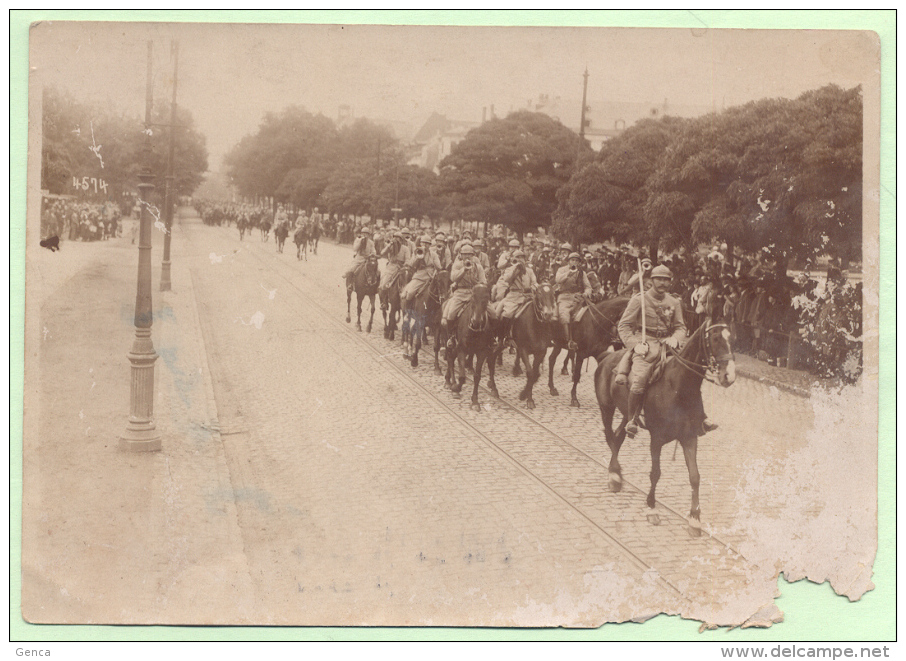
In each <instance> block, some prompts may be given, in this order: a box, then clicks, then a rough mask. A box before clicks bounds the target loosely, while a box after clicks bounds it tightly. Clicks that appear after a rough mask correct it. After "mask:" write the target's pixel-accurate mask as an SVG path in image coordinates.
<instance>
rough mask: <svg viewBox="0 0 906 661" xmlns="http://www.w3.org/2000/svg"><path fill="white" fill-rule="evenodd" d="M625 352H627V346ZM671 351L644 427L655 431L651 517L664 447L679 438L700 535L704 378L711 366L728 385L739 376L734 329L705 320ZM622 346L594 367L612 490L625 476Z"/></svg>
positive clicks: (692, 527)
mask: <svg viewBox="0 0 906 661" xmlns="http://www.w3.org/2000/svg"><path fill="white" fill-rule="evenodd" d="M624 351H626V350H625V349H624ZM670 351H671V353H672V356H671V357H670V358H669V359H668V360H667V363H666V365H665V366H664V372H663V375H662V376H661V377H660V378H659V379H658V380H657V381H655V382H654V383H652V384H650V385H649V386H648V389H647V391H646V392H645V399H644V403H643V406H642V410H643V411H644V415H645V426H646V427H647V428H648V432H649V434H650V435H651V490H650V491H649V492H648V500H647V504H648V508H649V510H650V511H649V513H648V521H649V522H650V523H652V524H654V525H658V524H659V523H660V519H659V517H658V515H657V513H656V512H655V511H654V505H655V496H654V493H655V488H656V487H657V482H658V479H659V478H660V476H661V448H663V447H664V445H666V444H667V443H669V442H670V441H673V440H678V441H679V443H680V445H681V446H682V448H683V455H684V456H685V458H686V468H687V469H688V471H689V483H690V484H691V485H692V507H691V509H690V511H689V532H690V533H691V534H692V535H696V536H697V535H700V534H701V508H700V507H699V502H698V486H699V480H700V477H699V472H698V460H697V459H696V452H697V449H698V434H699V431H700V430H701V425H702V421H703V420H704V418H705V414H704V405H703V403H702V395H701V386H702V380H703V379H704V378H705V377H706V376H707V374H708V372H709V371H712V370H713V371H714V372H716V376H715V377H714V381H715V383H719V384H720V385H721V386H723V387H724V388H727V387H729V386H731V385H732V384H733V381H734V380H735V379H736V364H735V361H734V359H733V348H732V346H731V345H730V329H729V328H728V327H727V325H726V324H711V323H710V319H709V320H707V321H705V323H703V324H702V325H701V326H699V328H698V330H696V331H695V332H694V333H693V334H692V337H690V338H689V340H688V341H687V342H686V345H685V346H684V347H683V348H682V350H680V351H674V350H670ZM622 355H623V351H617V352H615V353H612V354H610V355H609V356H607V358H605V359H604V360H603V361H601V363H600V364H599V365H598V369H597V371H596V372H595V392H596V394H597V397H598V404H599V406H600V407H601V419H602V420H603V422H604V435H605V437H606V438H607V445H608V446H610V452H611V455H610V466H609V472H610V490H611V491H619V490H620V489H621V488H622V486H623V476H622V472H621V469H620V462H619V460H618V455H619V453H620V447H621V446H622V445H623V440H624V439H625V438H626V424H627V422H628V421H627V419H626V415H627V413H626V412H627V410H628V394H629V389H628V387H627V386H625V385H622V386H621V385H617V384H616V383H615V382H614V369H615V368H616V366H617V363H619V361H620V358H621V357H622ZM616 408H619V409H620V413H621V414H622V415H623V420H622V422H621V423H620V426H619V427H618V428H617V429H616V430H614V429H613V414H614V410H615V409H616Z"/></svg>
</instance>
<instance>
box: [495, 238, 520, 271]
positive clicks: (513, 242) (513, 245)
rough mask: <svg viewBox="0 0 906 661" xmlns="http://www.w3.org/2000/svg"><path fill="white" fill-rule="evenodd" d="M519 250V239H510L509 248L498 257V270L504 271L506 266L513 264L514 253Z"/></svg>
mask: <svg viewBox="0 0 906 661" xmlns="http://www.w3.org/2000/svg"><path fill="white" fill-rule="evenodd" d="M517 250H519V239H510V243H509V249H508V250H504V251H503V252H502V253H500V257H498V258H497V270H498V271H503V270H504V269H505V268H507V267H509V266H511V265H512V263H513V262H512V256H513V253H514V252H516V251H517Z"/></svg>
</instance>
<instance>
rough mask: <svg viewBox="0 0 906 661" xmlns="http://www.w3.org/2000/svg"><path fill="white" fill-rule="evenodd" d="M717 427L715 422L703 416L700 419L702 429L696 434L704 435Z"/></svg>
mask: <svg viewBox="0 0 906 661" xmlns="http://www.w3.org/2000/svg"><path fill="white" fill-rule="evenodd" d="M717 427H718V424H717V423H716V422H711V421H710V420H708V418H705V419H704V420H703V421H702V430H701V432H699V434H698V435H699V436H704V435H705V434H707V433H708V432H709V431H714V430H715V429H717Z"/></svg>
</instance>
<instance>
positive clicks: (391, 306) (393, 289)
mask: <svg viewBox="0 0 906 661" xmlns="http://www.w3.org/2000/svg"><path fill="white" fill-rule="evenodd" d="M410 277H411V272H410V271H409V267H407V266H403V267H402V268H400V271H399V273H398V274H397V276H396V278H395V279H394V280H393V282H391V283H390V286H389V287H387V289H383V290H381V291H380V293H379V295H380V298H381V314H382V315H383V316H384V338H385V339H387V340H393V339H395V338H396V331H397V324H399V320H400V311H401V299H400V292H402V290H403V287H405V286H406V283H408V282H409V278H410Z"/></svg>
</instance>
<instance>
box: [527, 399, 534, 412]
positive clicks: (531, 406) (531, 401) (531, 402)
mask: <svg viewBox="0 0 906 661" xmlns="http://www.w3.org/2000/svg"><path fill="white" fill-rule="evenodd" d="M525 408H527V409H529V410H532V409H534V408H535V400H534V399H532V398H531V397H529V398H528V399H527V400H525Z"/></svg>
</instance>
